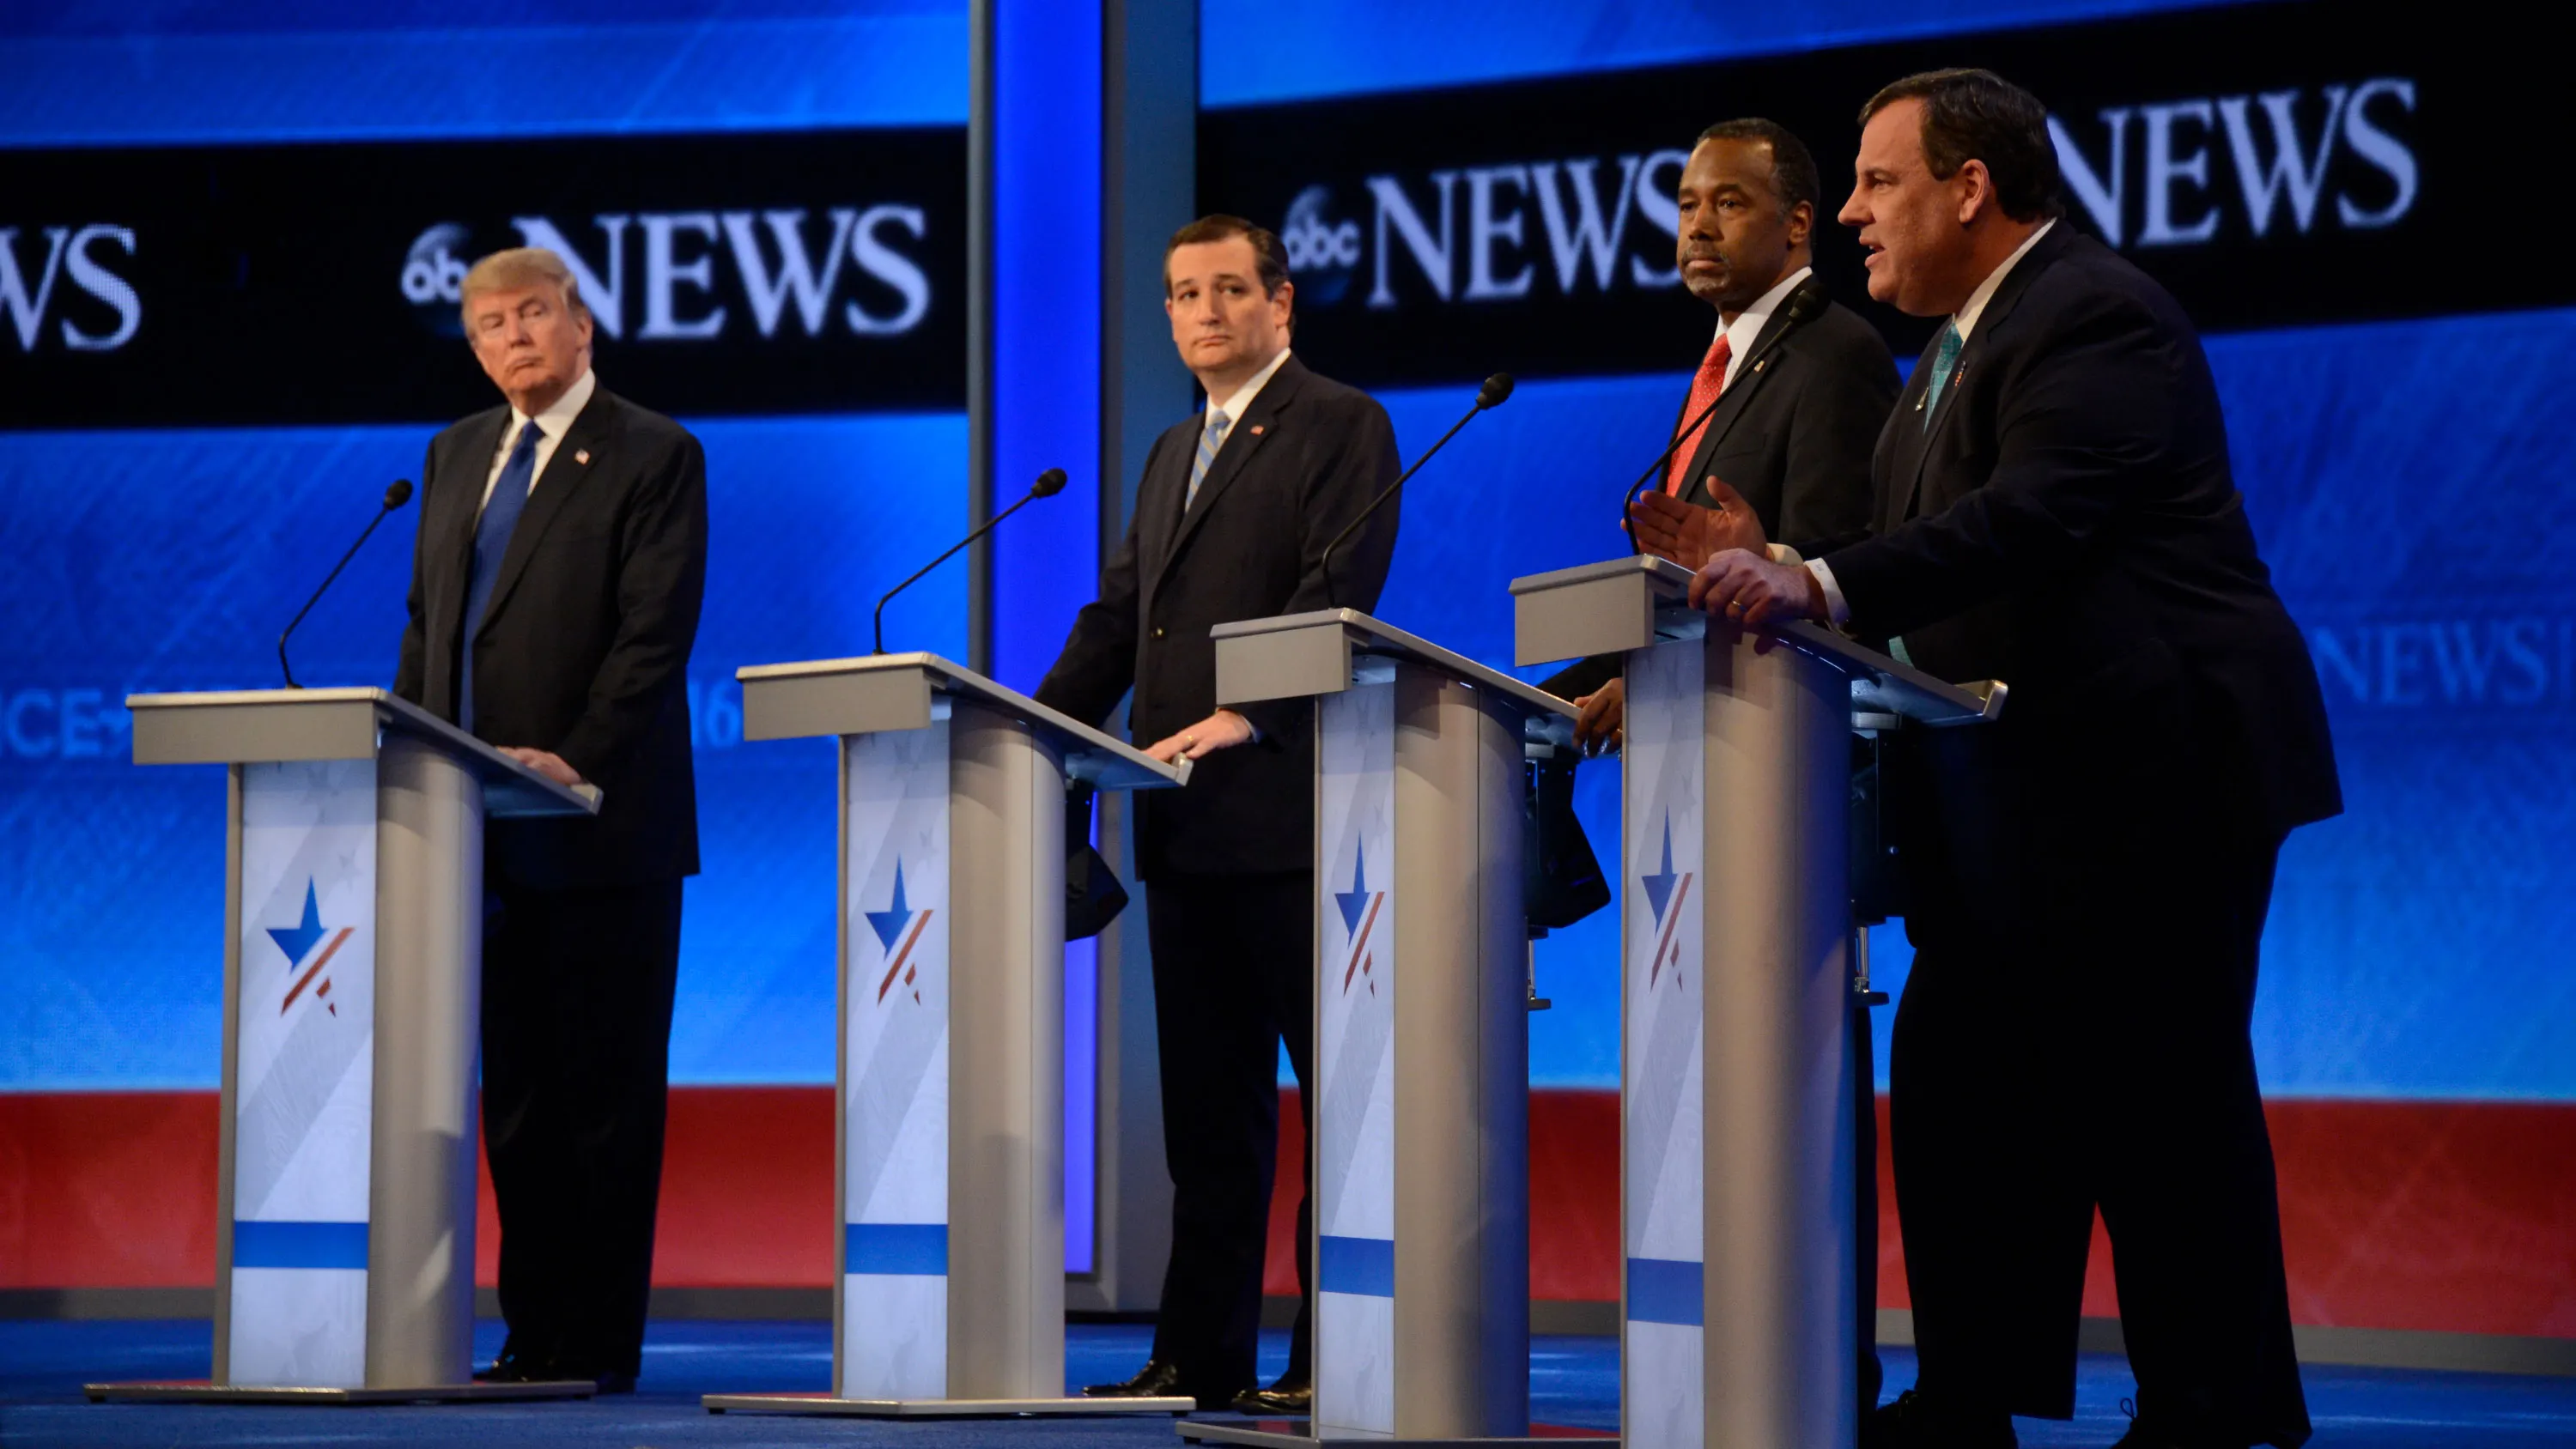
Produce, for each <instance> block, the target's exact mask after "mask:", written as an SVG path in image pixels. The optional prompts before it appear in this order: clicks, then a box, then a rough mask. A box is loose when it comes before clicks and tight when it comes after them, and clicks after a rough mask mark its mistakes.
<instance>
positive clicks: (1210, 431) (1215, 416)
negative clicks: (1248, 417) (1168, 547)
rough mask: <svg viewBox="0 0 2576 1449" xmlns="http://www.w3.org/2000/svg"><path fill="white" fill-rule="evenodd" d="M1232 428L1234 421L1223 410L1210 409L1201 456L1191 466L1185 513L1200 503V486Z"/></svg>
mask: <svg viewBox="0 0 2576 1449" xmlns="http://www.w3.org/2000/svg"><path fill="white" fill-rule="evenodd" d="M1232 426H1234V420H1233V419H1232V418H1229V417H1227V416H1226V415H1225V413H1224V412H1223V411H1222V410H1221V409H1218V408H1209V409H1208V415H1207V429H1206V431H1204V432H1202V433H1200V434H1199V456H1198V459H1197V461H1195V462H1193V463H1191V464H1190V493H1189V496H1188V497H1186V498H1184V499H1182V500H1181V511H1183V512H1184V513H1186V512H1188V511H1189V507H1190V505H1191V504H1193V503H1196V502H1198V501H1199V484H1200V483H1202V482H1204V481H1206V479H1207V473H1208V469H1209V467H1210V466H1212V465H1213V464H1214V463H1215V462H1216V454H1217V450H1218V449H1219V448H1222V447H1224V446H1225V430H1226V429H1227V428H1230V427H1232Z"/></svg>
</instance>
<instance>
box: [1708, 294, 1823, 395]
mask: <svg viewBox="0 0 2576 1449" xmlns="http://www.w3.org/2000/svg"><path fill="white" fill-rule="evenodd" d="M1815 270H1816V269H1815V268H1813V267H1800V268H1799V269H1798V270H1796V271H1794V272H1791V273H1790V274H1789V275H1787V276H1785V277H1782V278H1781V279H1780V285H1778V286H1776V287H1773V288H1772V289H1771V290H1770V291H1768V292H1765V293H1763V294H1762V295H1761V296H1759V297H1756V298H1754V299H1753V305H1752V306H1750V307H1747V308H1745V309H1744V310H1743V311H1741V312H1738V313H1736V314H1735V320H1734V321H1732V322H1727V323H1722V324H1720V326H1719V327H1718V329H1717V335H1718V337H1723V338H1725V339H1726V380H1725V381H1724V382H1723V383H1721V384H1720V385H1719V391H1720V392H1723V391H1725V389H1727V388H1730V387H1733V386H1735V375H1736V374H1737V373H1739V372H1742V371H1743V370H1744V360H1745V359H1746V358H1748V357H1750V356H1752V355H1753V344H1754V343H1755V342H1756V341H1758V340H1759V339H1760V338H1761V336H1762V329H1763V328H1764V327H1766V326H1768V325H1770V322H1771V314H1772V313H1774V312H1777V311H1779V310H1780V304H1781V303H1782V302H1785V301H1787V300H1789V294H1790V293H1791V292H1794V291H1796V290H1797V289H1798V284H1799V283H1800V282H1803V281H1805V280H1807V278H1808V277H1810V276H1813V275H1814V274H1815ZM1709 340H1710V343H1711V345H1715V342H1716V338H1711V339H1709Z"/></svg>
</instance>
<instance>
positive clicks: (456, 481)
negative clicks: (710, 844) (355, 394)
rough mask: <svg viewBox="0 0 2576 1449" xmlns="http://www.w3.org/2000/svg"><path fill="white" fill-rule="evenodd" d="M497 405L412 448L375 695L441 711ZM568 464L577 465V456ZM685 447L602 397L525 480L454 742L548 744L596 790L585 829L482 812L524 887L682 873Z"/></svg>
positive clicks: (448, 701) (699, 484)
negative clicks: (398, 566) (530, 485)
mask: <svg viewBox="0 0 2576 1449" xmlns="http://www.w3.org/2000/svg"><path fill="white" fill-rule="evenodd" d="M509 421H510V409H509V408H508V407H507V406H502V407H497V408H493V409H492V410H490V411H489V412H482V413H477V414H475V415H474V416H472V417H470V418H467V419H465V420H464V421H463V422H460V423H457V424H455V425H454V426H452V427H450V428H448V429H447V430H446V431H444V432H442V433H440V434H439V435H438V436H437V437H435V438H433V439H431V440H430V444H429V459H428V461H427V462H426V463H424V464H423V465H422V469H421V475H420V476H421V505H420V507H421V512H420V536H419V541H418V543H417V544H416V545H415V547H414V550H413V556H412V580H411V622H410V624H409V626H408V627H406V628H405V629H404V630H403V640H402V665H401V668H400V670H399V672H398V673H397V674H396V675H395V677H394V692H395V693H396V694H399V695H401V696H402V697H403V698H405V699H408V700H410V701H412V702H413V703H415V704H418V705H420V706H421V707H422V708H424V709H427V710H429V711H430V712H431V713H433V714H436V715H438V716H439V717H440V718H442V719H447V720H454V719H455V718H456V713H457V696H458V693H459V691H458V688H457V679H458V676H457V669H458V665H459V661H460V659H461V657H462V650H461V642H462V641H461V637H460V636H461V635H462V634H463V632H464V617H463V616H464V612H465V594H466V586H467V583H468V578H467V566H468V564H469V563H470V562H471V560H472V558H473V553H474V521H475V518H476V516H477V514H478V513H479V511H480V505H481V503H482V498H483V484H484V479H485V478H486V477H487V476H488V475H489V474H490V472H491V467H492V457H493V454H494V452H495V451H496V450H497V449H498V448H499V447H500V444H501V433H502V430H503V429H504V428H506V427H507V426H508V425H509ZM584 454H587V455H588V457H589V461H588V462H586V463H585V462H583V461H581V459H582V456H583V455H584ZM706 570H707V465H706V454H705V453H704V452H703V451H702V450H701V449H700V448H699V446H698V440H697V439H696V438H693V437H691V436H690V435H689V434H688V433H687V431H685V430H684V429H682V428H681V427H680V425H679V424H677V423H675V422H673V421H671V420H670V419H669V418H666V417H663V416H662V415H661V414H659V413H653V412H647V411H645V410H644V409H643V408H640V407H637V406H636V405H634V404H633V403H630V402H628V401H626V400H625V399H623V398H620V397H618V396H617V395H616V394H614V393H611V392H609V391H608V390H607V389H605V388H601V389H599V390H598V391H597V392H595V393H593V394H592V396H591V400H590V403H589V405H588V406H586V407H584V408H583V409H582V410H581V415H580V416H579V417H576V418H575V419H573V424H572V427H571V429H570V430H569V431H567V432H566V433H565V434H564V437H563V441H562V442H561V443H560V444H558V445H557V446H556V448H555V451H554V455H553V456H552V457H551V458H549V459H548V460H547V462H546V469H545V471H544V472H543V473H541V474H539V475H538V476H537V480H536V486H535V489H534V490H533V491H532V492H531V493H530V494H529V495H528V505H527V511H526V512H524V513H522V514H521V515H520V516H519V522H518V526H517V527H516V528H515V529H514V530H512V532H511V535H510V546H509V549H508V550H507V551H506V552H505V553H504V554H503V555H502V558H501V570H500V576H499V578H498V580H497V581H496V582H495V583H494V585H493V588H492V597H491V601H490V602H489V603H488V604H487V605H485V607H484V613H483V622H482V628H481V630H480V631H479V633H478V641H477V648H476V650H475V652H474V663H475V675H474V716H475V718H474V733H475V734H477V735H479V736H481V737H482V738H483V739H485V740H486V741H489V742H490V743H492V744H496V745H519V746H528V747H532V748H535V749H541V750H550V751H552V752H554V753H555V754H558V755H561V756H562V757H563V759H564V762H565V763H566V764H569V765H571V766H572V767H573V768H574V769H576V770H579V771H580V772H581V775H582V778H583V779H585V780H588V781H590V782H592V783H593V784H596V785H597V786H599V787H600V789H601V791H602V792H604V798H603V800H602V802H601V806H600V812H599V817H598V818H597V819H596V820H496V821H493V822H492V823H491V826H490V827H489V829H488V830H487V831H486V833H485V843H486V850H487V854H488V855H489V856H490V857H491V858H492V860H493V861H494V863H495V864H496V865H497V866H498V867H499V868H500V869H501V870H502V871H504V872H505V873H506V874H507V875H508V877H509V878H510V879H512V880H514V881H516V882H518V883H519V884H522V885H532V886H541V887H563V886H605V885H629V884H638V883H642V882H645V881H655V880H676V879H678V878H680V877H682V876H687V875H694V874H696V873H697V869H698V806H697V786H696V780H695V776H694V775H693V773H692V771H691V768H690V756H689V709H688V685H687V680H686V670H687V667H688V662H689V646H690V644H691V642H692V641H693V640H694V639H695V638H696V635H697V629H698V602H699V598H700V596H701V595H702V594H703V593H704V592H705V588H706Z"/></svg>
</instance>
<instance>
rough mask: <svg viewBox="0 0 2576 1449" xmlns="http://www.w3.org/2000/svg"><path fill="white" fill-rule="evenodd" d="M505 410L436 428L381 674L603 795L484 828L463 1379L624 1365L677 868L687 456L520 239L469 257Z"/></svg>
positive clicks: (647, 1261)
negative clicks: (475, 1333)
mask: <svg viewBox="0 0 2576 1449" xmlns="http://www.w3.org/2000/svg"><path fill="white" fill-rule="evenodd" d="M463 306H464V312H465V335H466V339H467V341H468V342H470V343H471V344H472V346H473V349H474V357H475V360H476V361H477V362H479V363H481V364H482V367H483V371H484V373H485V375H487V376H489V377H490V378H491V379H492V382H493V385H494V386H496V387H498V388H499V389H500V390H501V394H502V397H503V398H504V399H505V401H504V402H503V403H502V404H501V405H500V406H497V407H494V408H491V409H489V410H488V411H485V412H481V413H477V414H475V415H474V416H472V417H470V418H467V419H465V420H464V421H462V422H459V423H457V424H455V425H453V426H451V427H449V428H448V429H446V430H445V431H443V432H441V433H440V434H439V435H438V436H437V437H436V438H433V439H432V440H431V441H430V445H429V459H428V461H427V462H426V463H424V464H423V465H422V470H421V475H420V476H421V493H422V499H421V515H420V538H419V542H418V545H417V546H416V548H415V550H414V552H413V558H412V583H411V599H410V608H411V619H410V623H409V625H408V626H407V627H406V628H405V629H404V631H403V639H402V663H401V668H400V672H399V673H398V674H397V675H396V677H395V682H394V690H395V692H396V693H398V694H400V695H401V696H403V697H404V698H405V699H408V700H411V701H412V702H414V703H416V704H419V705H421V706H423V707H424V708H426V709H429V710H431V711H432V712H434V713H436V714H438V715H440V716H442V717H443V718H447V719H451V720H454V721H455V722H456V723H457V724H459V725H461V726H463V727H464V728H465V729H467V730H470V731H472V732H473V733H474V734H475V735H477V736H479V737H481V738H482V739H484V740H487V741H489V742H490V743H492V744H494V745H497V746H499V747H500V748H501V749H503V750H504V751H505V752H507V753H509V754H511V755H514V756H516V757H517V758H519V759H520V760H521V761H523V762H525V763H526V764H528V765H529V766H531V767H533V768H535V769H537V770H539V771H541V772H543V773H544V774H546V775H548V776H550V777H552V778H553V779H556V780H559V781H562V782H564V783H566V784H575V783H581V782H585V781H587V782H592V783H595V784H597V785H598V786H599V787H600V788H601V790H602V791H603V792H604V794H603V803H602V805H601V807H600V812H599V816H598V818H597V819H595V820H578V821H536V820H496V821H493V822H491V824H490V825H489V826H488V827H487V828H486V831H485V836H484V862H485V876H486V883H487V884H486V900H487V903H488V905H487V911H486V915H485V919H484V929H483V1136H484V1148H485V1151H486V1153H487V1155H488V1156H489V1158H490V1160H491V1165H492V1186H493V1195H494V1197H495V1198H496V1199H497V1200H498V1205H499V1208H500V1215H501V1312H502V1316H503V1317H504V1318H506V1319H507V1320H508V1322H509V1327H510V1336H509V1340H508V1343H507V1344H506V1345H505V1346H504V1347H503V1349H502V1351H501V1355H500V1358H499V1360H498V1361H497V1362H496V1363H495V1364H494V1365H493V1366H492V1367H491V1368H489V1369H486V1370H484V1371H483V1372H481V1373H478V1374H477V1375H476V1377H477V1378H485V1379H496V1380H501V1381H527V1380H536V1379H564V1378H589V1379H595V1380H597V1381H598V1382H599V1384H600V1387H601V1389H602V1390H603V1391H606V1392H612V1393H613V1392H624V1391H630V1390H632V1388H633V1387H634V1383H635V1374H636V1371H637V1369H638V1367H639V1366H640V1355H641V1352H642V1348H643V1338H644V1308H645V1296H646V1292H647V1288H648V1285H649V1282H650V1278H651V1272H652V1265H653V1210H654V1204H655V1199H656V1196H657V1194H658V1192H659V1190H660V1185H661V1177H662V1122H663V1104H664V1095H665V1088H666V1084H667V1076H668V1061H669V1046H670V1036H671V993H672V983H673V978H674V976H675V975H676V973H677V969H678V966H679V957H680V882H681V880H682V879H683V878H685V877H687V876H691V875H695V874H696V873H697V870H698V827H697V792H696V786H695V783H694V780H693V778H692V776H691V773H690V760H689V715H688V705H687V684H686V681H685V677H684V676H685V671H686V668H687V665H688V660H689V646H690V644H691V642H692V641H693V640H694V638H695V636H696V634H697V627H698V601H699V596H700V595H701V593H702V592H703V591H704V586H705V582H706V552H707V493H706V457H705V454H704V453H703V452H702V451H701V450H700V449H699V447H698V440H697V439H695V438H693V437H691V436H690V435H689V434H688V433H687V432H686V431H685V430H683V429H682V428H681V427H680V425H679V424H677V423H674V422H672V421H671V420H670V419H669V418H666V417H663V416H661V415H660V414H658V413H652V412H647V411H645V410H644V409H642V408H640V407H637V406H636V405H634V404H633V403H630V402H627V401H626V400H625V399H623V398H620V397H618V396H617V395H615V394H614V393H611V392H609V391H607V390H606V389H604V388H602V387H600V386H599V384H598V380H597V379H596V378H595V377H594V376H593V375H592V373H591V370H590V344H591V319H590V310H589V308H587V307H586V306H584V305H583V303H582V299H581V292H580V289H579V288H578V287H577V286H576V285H575V283H574V281H573V278H572V274H571V273H570V271H569V270H567V269H566V267H565V266H564V263H563V260H562V258H560V257H557V256H556V255H555V254H554V253H552V252H549V251H544V250H541V249H538V248H533V247H522V248H518V249H515V250H511V251H504V252H496V253H494V254H493V255H491V256H488V257H485V258H484V259H483V260H482V261H480V262H478V263H476V264H475V266H474V268H473V269H472V270H471V271H469V272H468V273H466V276H465V284H464V294H463Z"/></svg>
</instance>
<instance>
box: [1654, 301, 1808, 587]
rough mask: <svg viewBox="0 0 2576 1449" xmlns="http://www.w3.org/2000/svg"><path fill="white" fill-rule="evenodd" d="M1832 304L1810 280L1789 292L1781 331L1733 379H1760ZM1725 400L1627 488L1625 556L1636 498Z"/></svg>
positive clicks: (1714, 401)
mask: <svg viewBox="0 0 2576 1449" xmlns="http://www.w3.org/2000/svg"><path fill="white" fill-rule="evenodd" d="M1831 300H1833V299H1832V298H1830V297H1827V296H1826V295H1825V289H1824V288H1823V287H1822V286H1820V285H1818V284H1817V283H1816V281H1815V280H1814V279H1813V278H1810V279H1808V281H1807V283H1806V285H1804V286H1802V287H1800V288H1798V289H1797V290H1796V291H1793V292H1791V293H1790V294H1789V300H1788V301H1787V302H1786V303H1784V304H1782V306H1781V308H1780V330H1779V331H1777V332H1774V333H1772V334H1771V340H1770V341H1768V342H1766V343H1764V344H1762V345H1761V346H1760V347H1757V348H1755V349H1753V355H1752V356H1750V357H1747V358H1746V359H1744V367H1742V368H1739V369H1737V370H1736V376H1738V377H1753V378H1758V377H1760V376H1761V374H1760V372H1759V371H1758V370H1753V368H1754V364H1755V363H1758V362H1760V361H1761V360H1762V359H1763V358H1765V357H1768V356H1769V355H1770V354H1771V349H1773V348H1775V347H1778V346H1779V345H1780V344H1781V342H1782V341H1783V340H1785V339H1786V338H1787V337H1788V335H1789V334H1790V333H1792V332H1795V331H1797V330H1798V328H1799V327H1800V326H1801V325H1803V324H1805V323H1807V322H1809V321H1812V320H1814V318H1815V316H1816V315H1817V314H1818V313H1820V312H1822V311H1824V310H1825V304H1826V303H1827V302H1829V301H1831ZM1726 399H1727V394H1725V393H1723V392H1721V393H1719V394H1718V395H1717V396H1715V397H1713V398H1710V399H1709V400H1708V406H1706V407H1704V408H1701V409H1700V410H1699V415H1698V416H1697V417H1694V418H1692V419H1691V420H1690V425H1689V426H1688V427H1685V428H1683V429H1682V430H1681V431H1680V432H1678V433H1676V434H1674V435H1673V441H1672V443H1671V444H1670V445H1669V446H1667V447H1666V448H1665V449H1664V450H1663V451H1662V452H1660V453H1658V454H1656V455H1655V461H1653V462H1652V463H1649V464H1647V465H1646V471H1645V472H1643V473H1640V474H1638V475H1637V481H1636V482H1634V483H1631V484H1629V485H1628V493H1627V496H1626V497H1624V498H1622V499H1620V500H1619V530H1620V532H1622V533H1627V534H1628V552H1630V553H1638V552H1641V551H1642V550H1640V549H1639V548H1638V547H1637V536H1636V534H1635V533H1633V532H1630V531H1629V529H1628V510H1629V509H1630V508H1632V507H1635V506H1636V502H1637V495H1638V494H1639V493H1641V492H1643V491H1645V487H1646V485H1647V484H1648V483H1649V482H1651V481H1653V480H1654V479H1656V478H1659V477H1661V476H1662V475H1663V472H1664V470H1665V469H1666V468H1667V467H1669V466H1671V464H1672V461H1673V455H1674V454H1675V453H1678V452H1680V451H1681V450H1682V444H1684V443H1687V442H1689V441H1690V439H1691V435H1692V434H1693V433H1696V432H1698V431H1699V429H1700V425H1701V424H1702V423H1705V422H1707V421H1708V415H1709V414H1710V413H1713V412H1716V411H1717V405H1718V404H1719V403H1722V402H1724V401H1726Z"/></svg>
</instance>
